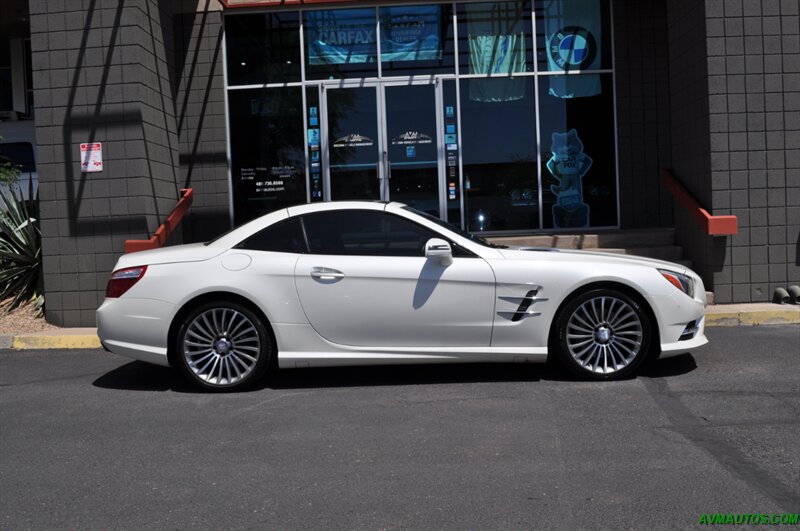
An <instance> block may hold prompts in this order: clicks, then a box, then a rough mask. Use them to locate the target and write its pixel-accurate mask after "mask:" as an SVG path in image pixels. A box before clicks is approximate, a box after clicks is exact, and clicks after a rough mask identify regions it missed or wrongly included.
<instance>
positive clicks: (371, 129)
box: [323, 85, 386, 201]
mask: <svg viewBox="0 0 800 531" xmlns="http://www.w3.org/2000/svg"><path fill="white" fill-rule="evenodd" d="M324 93H325V109H324V118H325V123H324V124H323V129H324V130H325V131H326V134H325V137H324V138H323V152H324V153H325V154H326V155H325V156H326V161H325V162H326V166H327V167H328V171H329V173H328V179H327V180H328V182H327V190H328V191H327V194H326V196H325V198H326V200H329V201H331V200H332V201H344V200H348V199H361V200H378V199H384V197H385V195H386V194H385V190H384V188H385V186H384V185H383V180H384V179H383V177H384V175H383V170H382V143H381V130H382V127H381V126H380V123H379V119H380V115H379V112H378V111H379V109H378V89H377V86H375V85H371V86H370V85H368V86H362V85H359V86H357V87H336V88H328V87H326V88H325V89H324ZM326 146H327V148H326Z"/></svg>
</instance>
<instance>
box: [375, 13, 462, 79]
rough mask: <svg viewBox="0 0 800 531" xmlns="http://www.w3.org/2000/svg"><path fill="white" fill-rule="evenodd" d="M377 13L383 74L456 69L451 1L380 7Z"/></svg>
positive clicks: (411, 73) (450, 71)
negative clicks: (449, 2)
mask: <svg viewBox="0 0 800 531" xmlns="http://www.w3.org/2000/svg"><path fill="white" fill-rule="evenodd" d="M379 13H380V14H379V17H380V24H381V62H382V69H383V76H384V77H386V76H406V75H421V74H423V75H424V74H454V73H455V58H454V55H455V51H454V44H453V8H452V6H451V5H450V4H442V5H431V4H428V5H418V6H392V7H382V8H380V11H379Z"/></svg>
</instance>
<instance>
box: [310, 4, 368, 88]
mask: <svg viewBox="0 0 800 531" xmlns="http://www.w3.org/2000/svg"><path fill="white" fill-rule="evenodd" d="M303 28H304V31H305V42H306V63H307V67H306V77H307V78H309V79H339V78H346V77H371V76H377V75H378V66H377V55H378V45H377V41H376V38H375V34H376V30H377V28H376V24H375V9H372V8H369V9H329V10H322V11H306V12H305V13H304V14H303Z"/></svg>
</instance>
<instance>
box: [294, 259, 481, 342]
mask: <svg viewBox="0 0 800 531" xmlns="http://www.w3.org/2000/svg"><path fill="white" fill-rule="evenodd" d="M358 258H359V259H358V260H353V257H352V256H321V255H313V254H310V255H304V256H301V257H300V259H299V260H298V261H297V266H296V269H295V281H296V283H297V293H298V295H299V297H300V302H301V304H302V305H303V309H304V311H305V314H306V317H307V318H308V321H309V323H311V326H312V327H313V328H314V330H315V331H316V332H317V333H318V334H319V335H320V336H322V337H323V338H325V339H326V340H328V341H331V342H334V343H337V344H341V345H351V346H361V347H364V346H374V347H446V346H452V345H459V346H464V347H473V346H475V347H488V346H489V342H490V341H491V335H492V321H493V311H492V310H493V309H494V296H495V279H494V273H493V272H492V268H491V267H489V264H487V263H486V261H484V260H483V259H481V258H455V259H454V260H453V263H452V264H451V265H449V266H448V267H444V266H442V265H441V264H440V263H439V262H438V261H436V260H427V259H425V258H423V257H419V258H417V257H404V256H403V257H396V256H395V257H382V256H363V257H358ZM315 268H327V269H329V270H331V271H336V272H341V274H343V275H344V277H343V278H339V279H331V280H326V279H322V278H315V277H314V276H312V271H313V270H314V269H315ZM318 274H319V273H318Z"/></svg>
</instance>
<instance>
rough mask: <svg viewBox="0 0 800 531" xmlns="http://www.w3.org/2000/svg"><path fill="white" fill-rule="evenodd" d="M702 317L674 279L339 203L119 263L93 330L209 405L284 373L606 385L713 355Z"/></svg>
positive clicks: (407, 211) (390, 207)
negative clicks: (697, 352) (497, 377)
mask: <svg viewBox="0 0 800 531" xmlns="http://www.w3.org/2000/svg"><path fill="white" fill-rule="evenodd" d="M705 306H706V294H705V289H704V287H703V282H702V280H701V279H700V277H698V276H697V275H696V274H695V273H694V272H693V271H690V270H687V269H686V268H685V267H683V266H680V265H678V264H673V263H670V262H662V261H658V260H651V259H647V258H639V257H631V256H622V255H614V254H602V253H597V252H582V251H567V250H560V249H547V248H527V249H526V248H522V249H514V250H512V249H506V248H501V247H498V246H493V245H491V244H488V243H486V242H484V241H483V240H481V239H480V238H477V237H475V236H473V235H471V234H469V233H467V232H463V231H460V230H458V229H455V228H453V227H452V226H450V225H448V224H446V223H444V222H442V221H440V220H438V219H436V218H434V217H431V216H428V215H427V214H423V213H421V212H418V211H415V210H413V209H411V208H409V207H407V206H405V205H402V204H399V203H388V204H386V203H369V202H341V203H317V204H310V205H303V206H297V207H291V208H289V209H284V210H280V211H277V212H273V213H271V214H267V215H265V216H263V217H260V218H258V219H256V220H254V221H251V222H249V223H247V224H245V225H242V226H241V227H238V228H236V229H234V230H232V231H230V232H228V233H226V234H224V235H222V236H220V237H219V238H217V239H216V240H214V241H211V242H208V243H198V244H190V245H179V246H175V247H168V248H164V249H158V250H153V251H142V252H138V253H132V254H127V255H125V256H123V257H122V258H120V259H119V261H118V262H117V266H116V268H115V270H114V272H113V273H112V275H111V279H110V280H109V283H108V289H107V292H106V299H105V301H104V302H103V305H102V306H101V307H100V308H99V309H98V310H97V325H98V334H99V336H100V339H101V341H102V343H103V345H104V346H105V348H106V349H108V350H110V351H112V352H115V353H117V354H121V355H123V356H129V357H132V358H136V359H139V360H143V361H146V362H151V363H156V364H159V365H164V366H173V367H177V368H178V369H179V370H180V371H181V372H182V373H183V374H184V375H185V376H186V377H188V378H189V380H191V381H193V382H194V383H196V384H198V385H199V386H201V387H204V388H207V389H213V390H232V389H240V388H243V387H245V386H247V385H249V384H252V383H253V382H255V381H256V380H258V379H259V378H261V377H262V376H263V375H264V374H265V372H266V371H268V370H270V369H271V368H274V367H276V366H277V367H321V366H333V365H374V364H404V363H443V362H495V361H496V362H527V361H544V360H546V359H547V357H548V356H552V357H554V358H556V359H557V360H558V361H559V362H561V363H562V364H563V365H564V366H565V367H566V368H567V369H569V370H571V371H572V372H573V373H575V374H577V375H578V376H580V377H582V378H585V379H593V380H609V379H618V378H624V377H627V376H629V375H631V374H634V373H635V371H636V370H637V368H639V367H640V366H641V364H642V362H644V361H645V360H646V359H647V358H649V357H655V356H658V355H661V356H666V355H674V354H677V353H683V352H686V351H687V350H689V349H692V348H694V347H698V346H700V345H703V344H705V343H706V342H707V339H706V337H705V335H704V324H705V322H704V311H705Z"/></svg>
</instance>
